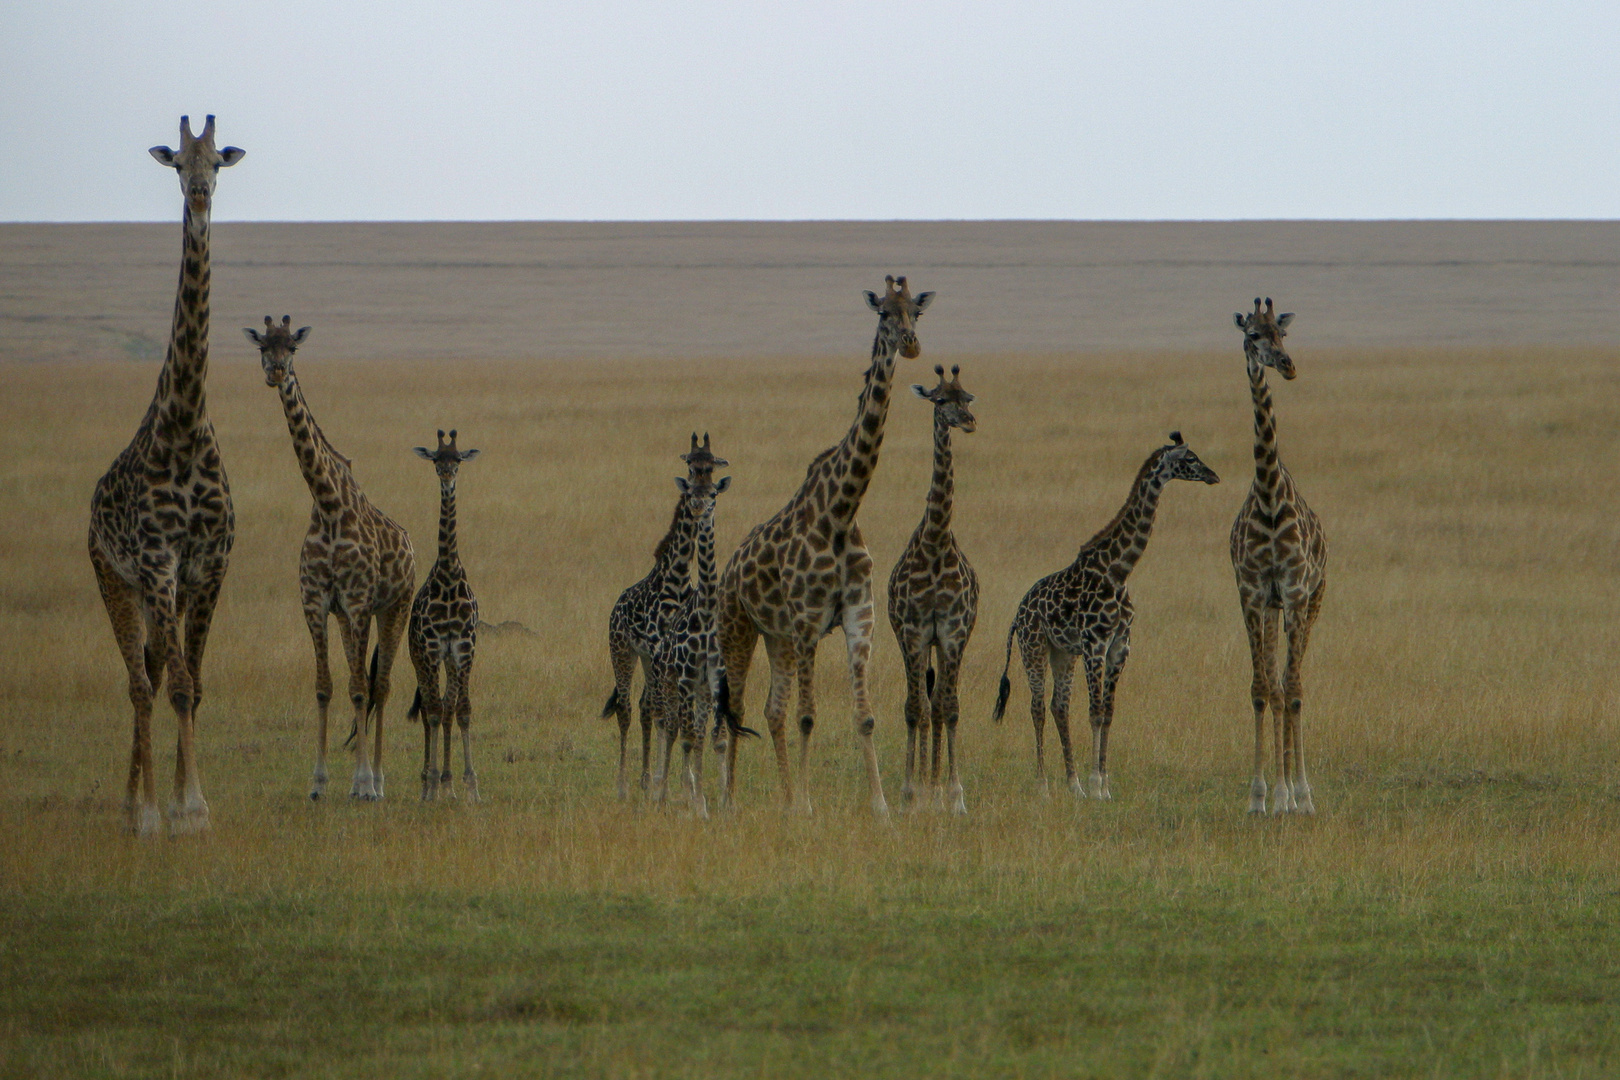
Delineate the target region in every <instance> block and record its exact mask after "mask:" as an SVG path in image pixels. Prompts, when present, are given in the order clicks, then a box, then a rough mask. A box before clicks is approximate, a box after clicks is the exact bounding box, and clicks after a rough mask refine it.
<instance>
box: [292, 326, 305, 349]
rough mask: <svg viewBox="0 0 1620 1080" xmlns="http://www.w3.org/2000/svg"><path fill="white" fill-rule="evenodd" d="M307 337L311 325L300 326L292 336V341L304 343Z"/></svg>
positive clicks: (299, 343) (295, 343) (298, 343)
mask: <svg viewBox="0 0 1620 1080" xmlns="http://www.w3.org/2000/svg"><path fill="white" fill-rule="evenodd" d="M307 337H309V327H307V326H300V327H299V328H298V330H297V331H296V332H295V333H294V334H293V336H292V343H293V344H294V345H302V344H303V343H304V339H305V338H307Z"/></svg>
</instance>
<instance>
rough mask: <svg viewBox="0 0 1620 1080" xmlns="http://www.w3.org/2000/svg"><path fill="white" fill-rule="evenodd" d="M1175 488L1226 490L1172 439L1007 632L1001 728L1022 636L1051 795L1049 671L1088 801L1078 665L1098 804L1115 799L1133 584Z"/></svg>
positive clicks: (1041, 764)
mask: <svg viewBox="0 0 1620 1080" xmlns="http://www.w3.org/2000/svg"><path fill="white" fill-rule="evenodd" d="M1171 480H1200V481H1202V482H1204V483H1206V484H1218V483H1220V477H1218V476H1216V475H1215V471H1214V470H1213V469H1211V468H1210V467H1209V466H1208V465H1205V464H1204V463H1203V462H1202V461H1200V460H1198V455H1197V454H1195V453H1193V450H1192V447H1190V446H1188V445H1187V444H1186V443H1184V442H1182V441H1181V432H1179V431H1172V432H1171V433H1170V444H1169V445H1168V446H1161V447H1159V448H1158V449H1157V450H1155V451H1153V453H1151V454H1149V455H1148V458H1147V460H1146V461H1144V462H1143V463H1142V468H1141V470H1140V471H1138V472H1137V474H1136V479H1135V480H1134V481H1132V483H1131V493H1130V496H1129V497H1128V498H1127V499H1126V500H1125V505H1124V506H1122V507H1120V511H1119V513H1117V514H1115V515H1114V520H1113V521H1110V522H1109V523H1108V524H1107V525H1105V526H1104V527H1103V529H1102V531H1101V532H1099V533H1097V535H1096V536H1093V537H1092V538H1091V539H1090V540H1087V541H1086V543H1085V546H1084V547H1082V548H1081V549H1080V554H1079V555H1077V556H1076V557H1075V560H1074V562H1072V563H1070V564H1069V565H1068V566H1067V567H1065V568H1064V569H1062V570H1059V571H1058V572H1057V573H1055V574H1048V575H1047V576H1046V577H1043V578H1041V580H1039V581H1037V582H1036V583H1035V584H1034V585H1033V586H1032V587H1031V588H1030V590H1029V592H1027V593H1025V594H1024V599H1023V600H1021V601H1019V604H1018V613H1017V614H1016V615H1014V616H1013V623H1012V627H1011V628H1010V629H1009V630H1008V631H1007V664H1006V666H1005V667H1003V668H1002V671H1001V688H1000V690H999V692H998V693H997V695H996V711H995V719H996V720H997V721H1000V719H1001V717H1002V714H1003V713H1004V712H1005V710H1006V708H1007V695H1008V693H1009V692H1010V691H1011V689H1012V682H1011V680H1010V679H1008V678H1007V670H1008V668H1010V667H1011V666H1012V642H1013V637H1014V635H1016V636H1017V638H1018V655H1019V656H1020V657H1021V658H1022V659H1023V662H1024V674H1025V676H1026V677H1027V678H1028V679H1029V695H1030V702H1029V713H1030V719H1031V720H1032V721H1034V724H1035V776H1036V778H1037V779H1038V780H1039V781H1040V783H1041V785H1042V786H1043V787H1044V786H1045V784H1046V763H1045V757H1044V754H1043V750H1042V741H1043V737H1044V734H1045V731H1044V729H1045V727H1046V716H1045V713H1044V706H1045V702H1044V701H1043V700H1042V696H1043V693H1044V684H1045V680H1046V666H1047V663H1048V662H1050V663H1051V665H1052V725H1053V726H1054V727H1056V728H1057V733H1058V741H1059V742H1060V743H1062V744H1063V771H1064V774H1065V776H1066V777H1067V779H1068V782H1069V788H1070V789H1071V790H1072V791H1073V792H1074V793H1075V795H1076V796H1078V797H1080V798H1084V797H1085V795H1086V789H1085V787H1084V786H1082V785H1081V783H1080V777H1079V776H1078V775H1077V774H1076V773H1075V769H1074V755H1073V752H1072V751H1071V750H1070V747H1069V689H1070V685H1071V683H1072V681H1073V678H1074V661H1075V658H1076V657H1078V658H1080V660H1082V661H1083V662H1084V663H1085V666H1086V690H1087V691H1088V693H1089V695H1090V698H1091V760H1092V770H1091V795H1092V797H1093V798H1098V799H1107V798H1111V797H1112V795H1111V794H1110V792H1109V790H1108V727H1109V725H1110V724H1112V723H1113V720H1114V688H1115V686H1116V685H1117V684H1118V682H1119V675H1120V672H1121V671H1122V670H1123V669H1124V667H1125V658H1126V657H1127V656H1129V655H1130V651H1131V620H1132V618H1133V617H1134V615H1135V609H1134V608H1133V607H1132V605H1131V598H1130V594H1129V592H1127V590H1126V588H1125V579H1126V578H1128V577H1129V576H1130V573H1131V570H1132V569H1133V568H1134V567H1135V566H1136V563H1137V560H1138V559H1140V558H1141V557H1142V552H1143V551H1145V550H1146V549H1147V542H1148V538H1149V536H1150V535H1151V534H1152V532H1153V515H1154V513H1155V512H1156V511H1157V510H1158V507H1159V495H1160V493H1161V492H1163V491H1164V486H1165V485H1166V484H1167V483H1169V482H1170V481H1171Z"/></svg>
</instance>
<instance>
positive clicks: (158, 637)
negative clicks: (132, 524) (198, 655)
mask: <svg viewBox="0 0 1620 1080" xmlns="http://www.w3.org/2000/svg"><path fill="white" fill-rule="evenodd" d="M141 593H142V595H141V607H142V609H143V610H144V611H145V612H146V617H147V632H148V633H149V634H150V635H151V640H152V642H153V644H154V645H155V646H156V648H157V650H158V651H161V653H162V655H163V670H164V675H165V679H166V681H167V683H168V688H169V703H170V704H171V705H172V706H173V707H174V714H175V720H176V722H177V723H176V729H177V730H176V737H175V755H174V794H173V797H172V800H171V802H170V803H169V812H168V818H169V832H170V834H171V835H179V834H181V833H190V832H200V831H202V830H203V829H206V828H207V827H208V811H207V804H204V805H203V807H202V812H201V813H200V814H195V815H193V814H189V813H187V812H186V810H185V796H186V789H187V788H188V787H189V786H190V785H191V782H192V781H191V777H192V776H193V775H195V768H196V762H195V760H194V754H195V748H194V746H193V737H194V728H193V725H192V719H191V715H192V714H191V710H192V697H191V671H190V669H189V668H188V667H187V666H186V657H185V650H184V647H183V646H182V644H181V629H182V627H181V622H182V618H183V616H184V607H183V606H182V601H181V598H180V596H179V590H178V588H177V586H176V583H175V581H174V578H173V576H172V575H164V576H159V577H155V578H153V579H152V580H151V581H150V582H147V583H144V584H143V587H142V590H141ZM155 780H156V778H155V777H154V783H155ZM153 794H154V801H155V795H156V792H155V791H154V793H153ZM198 798H199V799H200V798H201V792H200V791H199V792H198Z"/></svg>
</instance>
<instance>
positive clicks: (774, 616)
mask: <svg viewBox="0 0 1620 1080" xmlns="http://www.w3.org/2000/svg"><path fill="white" fill-rule="evenodd" d="M885 282H886V288H885V291H884V295H883V296H882V298H879V297H878V296H877V295H876V294H874V293H870V292H869V293H867V294H866V303H867V305H868V306H869V307H870V308H871V309H872V310H873V311H875V312H877V313H878V325H877V335H876V336H875V337H874V338H873V339H872V362H871V365H870V366H869V367H868V368H867V370H866V381H865V385H864V386H863V387H862V389H861V395H860V400H859V402H858V406H857V408H856V415H855V422H854V423H853V424H852V425H851V426H850V429H849V431H848V433H847V434H845V436H844V438H843V440H842V441H840V442H839V443H838V444H837V445H835V446H832V447H829V448H828V449H826V450H824V451H822V452H821V453H820V454H818V455H817V456H816V458H815V460H814V461H812V462H811V463H810V467H809V469H807V470H806V472H805V478H804V484H803V486H801V487H800V488H799V491H798V494H796V495H794V496H793V498H792V499H791V500H790V501H789V502H788V504H787V505H786V506H785V507H783V508H782V509H781V510H780V511H778V512H777V514H776V516H775V517H773V518H771V519H770V520H769V521H766V522H764V523H763V524H761V525H756V526H755V527H754V529H753V531H752V532H750V533H749V534H748V536H747V537H746V538H744V540H743V542H742V545H741V546H740V547H738V548H737V550H736V552H735V553H734V554H733V555H732V556H731V561H730V562H729V563H728V564H727V565H726V572H725V576H724V577H723V578H722V579H721V581H720V600H719V602H720V649H721V652H722V653H723V654H724V656H725V667H726V674H727V677H728V678H729V679H730V683H731V687H730V691H731V692H730V700H731V702H733V703H737V706H736V707H739V708H740V703H741V701H742V699H743V691H744V689H745V687H746V684H747V679H748V666H749V664H750V663H751V662H752V660H753V654H754V643H755V642H756V641H758V640H759V638H760V636H761V635H763V636H764V638H765V656H766V658H767V659H768V660H769V661H770V665H771V689H770V695H769V697H767V699H766V702H765V720H766V722H767V724H769V726H770V730H771V741H772V742H773V743H774V744H775V749H776V767H777V771H778V773H779V774H780V776H781V781H782V794H783V797H784V798H785V799H786V800H787V803H788V805H789V806H790V807H791V806H793V805H794V802H795V797H794V793H793V787H792V779H791V776H790V774H789V772H788V753H787V738H786V730H785V728H786V721H787V710H788V693H789V689H790V686H791V684H792V682H793V681H794V679H795V678H797V680H798V683H799V791H798V797H797V802H798V804H799V807H800V809H801V810H803V811H804V812H805V813H809V812H810V772H809V765H810V732H811V730H812V729H813V728H814V727H815V722H816V701H815V662H816V645H817V644H818V643H819V642H820V640H821V639H822V638H823V637H825V636H826V635H828V634H830V633H832V631H833V628H834V627H837V626H842V627H843V630H844V643H845V645H846V647H847V650H848V653H849V677H850V683H851V686H852V689H853V691H854V704H855V732H856V735H857V736H858V737H859V738H860V741H861V750H862V752H863V754H864V756H865V759H866V772H867V780H868V784H869V788H870V793H871V804H872V810H873V812H874V813H876V814H878V815H880V816H883V815H887V814H888V803H887V801H886V800H885V799H884V798H883V782H882V779H881V777H880V776H879V775H878V761H877V750H876V748H875V747H874V746H873V745H872V729H873V728H874V727H876V724H877V722H876V720H874V719H873V717H872V710H871V705H870V704H869V703H868V701H867V696H866V666H867V662H868V659H869V657H870V655H871V651H872V621H873V616H872V557H871V555H869V554H868V553H867V550H866V545H865V543H864V542H862V540H861V530H860V526H859V525H858V524H856V522H855V513H856V511H857V510H859V509H860V505H861V498H862V496H864V495H865V494H866V488H867V485H868V484H869V483H871V480H872V472H873V470H874V469H875V468H876V467H877V460H878V450H879V448H880V447H881V446H882V445H883V425H884V423H885V421H886V420H887V419H888V416H889V393H890V388H891V386H892V384H893V382H894V368H895V362H896V361H895V356H896V354H899V355H902V356H905V357H906V358H907V359H908V360H909V359H914V358H916V357H917V356H919V355H920V354H921V353H922V346H921V345H920V344H919V343H918V341H917V331H916V324H917V319H918V318H919V317H920V316H921V315H922V313H923V312H924V311H925V310H927V308H928V305H929V304H930V303H931V302H932V301H933V299H934V294H933V293H931V292H925V293H920V294H918V295H917V296H916V297H915V298H914V297H912V295H911V290H910V289H909V288H908V287H907V285H906V279H905V278H903V277H902V278H893V277H889V278H886V279H885ZM727 723H728V725H729V726H731V727H732V728H733V730H735V726H736V717H735V716H734V715H732V713H731V709H730V708H728V710H727ZM736 761H737V740H736V739H732V740H730V742H729V743H728V744H727V753H726V791H725V799H726V801H727V802H728V803H729V801H730V799H731V796H732V793H733V790H734V788H735V787H736V783H737V769H736Z"/></svg>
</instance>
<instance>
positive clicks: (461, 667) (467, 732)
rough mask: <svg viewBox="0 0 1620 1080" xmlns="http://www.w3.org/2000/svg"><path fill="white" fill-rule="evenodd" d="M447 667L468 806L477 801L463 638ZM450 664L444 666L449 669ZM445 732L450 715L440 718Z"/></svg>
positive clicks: (468, 648)
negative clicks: (453, 686) (453, 687)
mask: <svg viewBox="0 0 1620 1080" xmlns="http://www.w3.org/2000/svg"><path fill="white" fill-rule="evenodd" d="M451 664H453V665H454V670H455V672H456V697H455V700H456V726H457V727H458V728H460V729H461V790H462V794H461V797H462V799H463V800H465V801H466V802H467V803H469V804H472V803H476V802H478V801H479V799H478V773H477V772H476V771H475V770H474V769H473V759H472V665H473V651H472V642H470V641H468V640H467V639H466V638H463V639H462V640H461V641H460V642H458V644H457V648H456V651H455V657H454V659H453V661H452V662H451ZM451 664H446V665H445V666H446V668H447V669H450V668H451ZM444 721H445V729H446V730H447V731H448V730H449V727H450V714H449V712H448V711H446V713H445V717H444ZM444 764H445V768H447V769H448V768H449V767H450V755H449V754H446V755H445V761H444Z"/></svg>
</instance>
